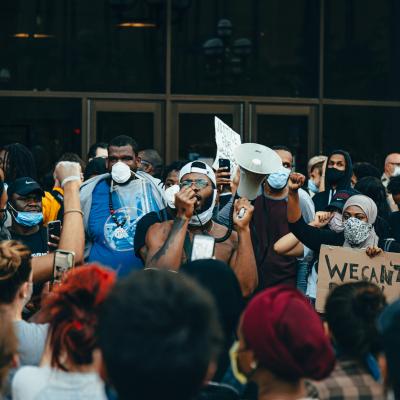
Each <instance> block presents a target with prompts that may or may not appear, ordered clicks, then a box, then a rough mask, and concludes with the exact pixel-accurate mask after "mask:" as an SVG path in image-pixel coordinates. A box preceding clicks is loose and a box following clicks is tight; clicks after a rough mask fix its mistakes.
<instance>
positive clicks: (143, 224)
mask: <svg viewBox="0 0 400 400" xmlns="http://www.w3.org/2000/svg"><path fill="white" fill-rule="evenodd" d="M173 219H174V217H173V216H172V215H170V214H169V213H168V211H167V209H166V208H164V209H163V210H161V211H159V212H155V211H152V212H150V213H148V214H146V215H145V216H143V217H142V218H141V219H140V221H139V222H138V224H137V226H136V232H135V238H134V243H133V247H134V250H135V254H136V256H137V257H140V253H139V251H140V249H141V248H142V247H143V246H144V245H145V244H146V234H147V231H148V230H149V228H150V227H151V226H152V225H154V224H157V223H159V222H164V221H171V220H173Z"/></svg>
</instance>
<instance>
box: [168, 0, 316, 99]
mask: <svg viewBox="0 0 400 400" xmlns="http://www.w3.org/2000/svg"><path fill="white" fill-rule="evenodd" d="M177 3H180V4H181V7H180V8H179V9H174V13H173V26H172V29H173V31H172V33H173V36H172V91H173V92H175V93H199V94H249V95H264V96H294V97H303V96H306V97H307V96H316V95H317V93H318V91H317V85H318V49H319V45H318V40H319V2H318V0H296V1H292V0H268V1H259V0H229V1H226V0H193V1H180V2H177Z"/></svg>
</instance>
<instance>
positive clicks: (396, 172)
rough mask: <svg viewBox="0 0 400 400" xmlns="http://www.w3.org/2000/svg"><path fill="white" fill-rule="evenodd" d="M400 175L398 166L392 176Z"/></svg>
mask: <svg viewBox="0 0 400 400" xmlns="http://www.w3.org/2000/svg"><path fill="white" fill-rule="evenodd" d="M399 175H400V167H399V166H398V165H396V166H395V167H394V170H393V174H392V176H399Z"/></svg>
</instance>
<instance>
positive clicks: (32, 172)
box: [0, 143, 37, 183]
mask: <svg viewBox="0 0 400 400" xmlns="http://www.w3.org/2000/svg"><path fill="white" fill-rule="evenodd" d="M0 150H4V151H5V156H4V162H3V169H4V180H5V182H7V183H10V182H12V181H14V180H15V179H17V178H21V177H24V176H29V177H30V178H32V179H34V180H37V172H36V164H35V159H34V158H33V154H32V153H31V151H30V150H29V149H28V148H27V147H26V146H24V145H23V144H21V143H11V144H8V145H6V146H3V147H1V148H0Z"/></svg>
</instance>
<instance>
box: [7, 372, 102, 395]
mask: <svg viewBox="0 0 400 400" xmlns="http://www.w3.org/2000/svg"><path fill="white" fill-rule="evenodd" d="M12 398H13V400H54V399H57V400H107V397H106V394H105V389H104V383H103V381H102V380H101V379H100V377H99V376H98V375H97V374H96V373H94V372H89V373H80V372H65V371H61V370H56V369H53V368H50V367H48V366H46V367H22V368H21V369H19V370H18V371H17V373H16V374H15V376H14V379H13V381H12Z"/></svg>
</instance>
